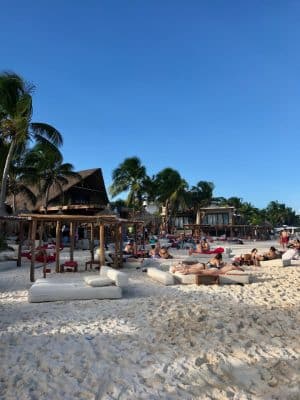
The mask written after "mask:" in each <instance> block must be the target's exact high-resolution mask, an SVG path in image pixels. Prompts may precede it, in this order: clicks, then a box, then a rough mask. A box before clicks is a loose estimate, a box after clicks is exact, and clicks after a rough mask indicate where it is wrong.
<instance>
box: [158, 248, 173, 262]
mask: <svg viewBox="0 0 300 400" xmlns="http://www.w3.org/2000/svg"><path fill="white" fill-rule="evenodd" d="M159 256H160V258H164V259H168V258H173V256H171V254H170V253H169V251H168V249H167V248H166V247H162V248H161V249H160V250H159Z"/></svg>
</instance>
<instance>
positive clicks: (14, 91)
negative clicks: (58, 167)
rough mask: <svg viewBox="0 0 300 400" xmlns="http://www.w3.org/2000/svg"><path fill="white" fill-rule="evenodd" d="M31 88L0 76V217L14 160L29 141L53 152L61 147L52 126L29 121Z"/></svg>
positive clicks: (8, 76) (21, 81) (16, 78)
mask: <svg viewBox="0 0 300 400" xmlns="http://www.w3.org/2000/svg"><path fill="white" fill-rule="evenodd" d="M33 91H34V86H33V85H31V84H29V83H28V82H26V81H25V80H24V79H23V78H22V77H20V76H19V75H17V74H15V73H11V72H4V73H1V74H0V144H1V151H0V153H1V156H2V157H3V161H2V165H0V167H1V178H0V179H1V188H0V215H5V214H6V213H7V211H6V206H5V199H6V196H7V184H8V180H9V174H10V171H11V170H12V164H13V162H14V159H16V158H18V155H19V153H20V149H22V148H23V149H24V147H26V145H28V144H29V143H30V142H31V141H33V142H34V143H40V144H46V145H47V146H48V147H49V148H50V147H52V148H53V149H55V148H56V147H58V146H61V145H62V142H63V140H62V136H61V134H60V133H59V132H58V130H56V129H55V128H54V127H52V126H51V125H49V124H46V123H42V122H32V120H31V119H32V111H33V107H32V94H33Z"/></svg>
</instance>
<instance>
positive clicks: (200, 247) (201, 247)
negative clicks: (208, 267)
mask: <svg viewBox="0 0 300 400" xmlns="http://www.w3.org/2000/svg"><path fill="white" fill-rule="evenodd" d="M209 250H210V245H209V243H208V241H207V239H206V238H202V239H201V240H197V241H196V248H193V247H192V248H191V249H190V250H189V255H191V254H193V253H205V252H207V251H209Z"/></svg>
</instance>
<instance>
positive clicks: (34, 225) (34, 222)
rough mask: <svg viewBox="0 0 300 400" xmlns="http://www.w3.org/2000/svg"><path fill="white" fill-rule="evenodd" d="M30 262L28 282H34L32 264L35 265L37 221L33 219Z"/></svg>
mask: <svg viewBox="0 0 300 400" xmlns="http://www.w3.org/2000/svg"><path fill="white" fill-rule="evenodd" d="M31 225H32V226H31V262H30V282H34V281H35V279H34V264H35V237H36V227H37V221H36V219H34V220H33V221H32V222H31Z"/></svg>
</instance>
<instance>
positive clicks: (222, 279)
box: [147, 267, 250, 286]
mask: <svg viewBox="0 0 300 400" xmlns="http://www.w3.org/2000/svg"><path fill="white" fill-rule="evenodd" d="M147 275H148V276H149V277H150V278H151V279H153V280H155V281H157V282H160V283H162V284H163V285H166V286H168V285H175V284H176V283H177V284H178V283H180V284H183V285H191V284H195V283H196V276H197V275H196V274H187V275H184V274H180V273H179V272H175V273H171V272H168V271H162V270H160V269H158V268H155V267H150V268H148V269H147ZM219 283H220V284H246V283H250V274H249V273H248V272H243V271H237V270H233V271H229V272H228V273H227V274H224V275H219Z"/></svg>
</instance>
